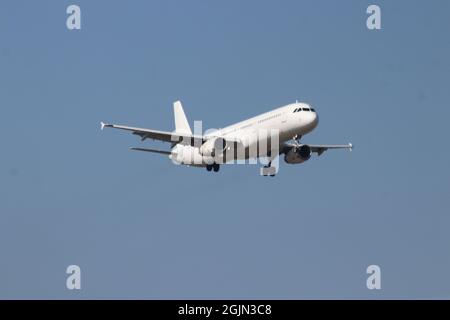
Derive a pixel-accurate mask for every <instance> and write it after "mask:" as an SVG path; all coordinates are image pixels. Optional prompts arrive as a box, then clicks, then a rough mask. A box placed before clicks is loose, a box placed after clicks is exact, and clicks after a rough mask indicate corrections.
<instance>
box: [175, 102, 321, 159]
mask: <svg viewBox="0 0 450 320" xmlns="http://www.w3.org/2000/svg"><path fill="white" fill-rule="evenodd" d="M318 121H319V118H318V115H317V113H316V111H315V110H314V109H313V108H312V107H311V106H310V105H308V104H306V103H298V102H296V103H292V104H289V105H286V106H283V107H280V108H277V109H274V110H272V111H269V112H266V113H263V114H260V115H258V116H255V117H252V118H250V119H247V120H244V121H241V122H238V123H236V124H232V125H230V126H227V127H225V128H222V129H219V130H216V131H213V132H209V133H206V134H205V137H206V138H209V139H210V141H212V142H211V143H214V142H213V141H214V139H213V138H214V137H216V136H219V137H221V138H222V139H224V140H226V141H228V142H229V141H239V144H236V145H234V146H229V145H228V146H226V150H224V152H223V153H221V154H215V155H209V154H205V152H202V149H201V146H197V147H195V146H190V145H183V144H177V145H175V146H174V147H173V149H172V154H171V155H170V158H171V159H172V160H174V161H175V162H178V163H180V164H185V165H191V166H200V167H204V166H207V165H210V164H212V163H221V164H222V163H227V162H230V161H234V160H241V159H249V158H258V157H261V156H267V155H268V153H269V154H270V152H268V150H270V149H271V148H272V147H274V143H273V142H272V141H273V140H272V139H271V138H270V137H277V138H278V139H277V140H278V141H277V143H276V144H277V145H278V150H279V148H281V147H282V145H283V143H284V142H286V141H289V140H292V139H295V138H296V137H299V138H300V137H301V136H303V135H305V134H307V133H309V132H311V131H312V130H314V128H315V127H316V126H317V124H318ZM261 146H264V148H262V147H261ZM231 148H232V149H231ZM230 149H231V150H230ZM239 151H241V152H239Z"/></svg>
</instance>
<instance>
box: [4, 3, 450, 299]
mask: <svg viewBox="0 0 450 320" xmlns="http://www.w3.org/2000/svg"><path fill="white" fill-rule="evenodd" d="M372 3H375V4H378V5H379V6H380V7H381V11H382V30H380V31H369V30H368V29H367V28H366V18H367V14H366V8H367V6H368V5H369V4H372ZM70 4H77V5H79V6H80V7H81V12H82V29H81V30H78V31H69V30H67V28H66V18H67V14H66V12H65V11H66V8H67V6H68V5H70ZM449 11H450V3H449V2H448V1H444V0H442V1H431V2H427V1H373V2H369V1H339V2H338V1H278V2H274V1H245V2H243V1H235V0H232V1H214V2H212V1H197V0H190V1H166V0H165V1H132V2H129V1H128V2H126V1H83V0H78V1H33V2H31V1H10V0H8V1H1V2H0V39H1V41H0V119H1V120H2V121H1V123H2V125H1V126H0V145H1V150H2V151H1V157H0V252H1V259H0V298H62V299H77V298H146V299H154V298H158V299H164V298H178V299H198V298H210V299H216V298H255V299H259V298H264V299H271V298H273V299H280V298H286V299H300V298H369V299H379V298H388V299H390V298H448V297H449V290H450V276H449V274H448V270H449V269H450V251H449V244H450V235H449V232H448V230H449V226H450V217H449V210H448V208H449V197H448V195H449V191H450V188H449V187H450V184H449V181H450V170H449V169H448V164H449V160H450V151H449V149H448V148H447V144H448V143H447V138H448V136H449V135H448V118H449V116H450V111H449V108H448V101H449V99H450V91H449V74H450V62H449V58H448V57H449V56H450V39H449V37H448V34H447V33H448V30H450V28H449V27H450V20H449V19H448V12H449ZM177 99H181V100H182V102H183V104H184V108H185V111H186V113H187V115H188V118H189V120H190V121H191V123H192V122H193V121H194V120H203V126H204V128H205V129H206V128H218V127H222V126H225V125H228V124H231V123H233V122H236V121H238V120H242V119H244V118H247V117H250V116H253V115H256V114H258V113H262V112H265V111H268V110H270V109H272V108H275V107H278V106H281V105H284V104H288V103H291V102H294V101H295V100H296V99H298V100H299V101H305V102H308V103H310V104H312V105H313V106H314V107H315V108H316V110H317V111H318V113H319V115H320V123H319V126H318V128H317V129H316V130H315V131H314V132H313V133H311V134H310V135H308V136H306V137H304V140H303V141H304V142H305V143H308V142H309V143H347V142H350V141H351V142H352V143H353V144H354V145H355V146H356V147H355V150H354V152H352V153H348V152H345V151H335V152H333V151H331V152H327V153H325V154H324V155H323V156H321V157H320V158H316V157H315V158H314V159H312V160H311V161H308V162H306V163H305V164H302V165H297V166H292V165H287V164H284V163H282V164H281V166H282V167H281V169H280V173H279V175H277V177H276V178H264V177H261V176H260V175H259V174H258V173H259V167H258V166H255V165H252V166H228V167H223V168H221V171H220V173H219V174H211V173H208V172H206V170H200V169H195V168H186V167H180V166H173V165H172V163H171V161H170V160H168V159H166V158H164V157H162V156H159V155H152V154H143V153H139V152H131V151H128V147H130V146H147V147H149V146H157V147H161V148H163V147H167V146H165V145H163V144H158V143H152V142H145V143H141V142H140V141H139V139H137V138H136V137H134V136H132V135H130V134H126V133H122V132H114V131H112V130H110V131H103V132H102V131H100V128H99V122H100V121H101V120H103V121H108V122H113V123H122V124H128V125H133V126H140V127H149V128H154V129H161V130H171V129H173V125H174V124H173V114H172V102H173V101H175V100H177ZM71 264H76V265H79V266H80V267H81V270H82V289H81V290H80V291H69V290H67V289H66V287H65V281H66V277H67V275H66V274H65V270H66V267H67V266H68V265H71ZM371 264H377V265H379V266H380V267H381V272H382V289H381V290H368V289H367V288H366V278H367V274H366V273H365V271H366V268H367V266H368V265H371Z"/></svg>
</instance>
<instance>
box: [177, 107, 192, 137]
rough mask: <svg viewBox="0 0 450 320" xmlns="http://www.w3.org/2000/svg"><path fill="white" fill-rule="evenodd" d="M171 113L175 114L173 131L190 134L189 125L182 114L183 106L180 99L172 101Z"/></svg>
mask: <svg viewBox="0 0 450 320" xmlns="http://www.w3.org/2000/svg"><path fill="white" fill-rule="evenodd" d="M173 114H174V116H175V132H178V133H187V134H192V130H191V127H190V126H189V122H188V121H187V119H186V115H185V114H184V111H183V106H182V105H181V102H180V101H176V102H174V104H173Z"/></svg>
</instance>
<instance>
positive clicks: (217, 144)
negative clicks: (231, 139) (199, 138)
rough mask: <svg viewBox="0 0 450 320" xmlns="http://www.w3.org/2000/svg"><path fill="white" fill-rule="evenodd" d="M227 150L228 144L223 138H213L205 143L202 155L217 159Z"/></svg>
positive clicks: (201, 148) (202, 147) (201, 151)
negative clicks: (216, 157)
mask: <svg viewBox="0 0 450 320" xmlns="http://www.w3.org/2000/svg"><path fill="white" fill-rule="evenodd" d="M226 148H227V142H226V140H225V139H223V138H219V137H218V138H212V139H209V140H208V141H206V142H205V143H203V145H202V146H201V147H200V153H201V154H202V155H204V156H211V157H215V156H218V155H221V154H222V153H223V152H224V151H225V150H226Z"/></svg>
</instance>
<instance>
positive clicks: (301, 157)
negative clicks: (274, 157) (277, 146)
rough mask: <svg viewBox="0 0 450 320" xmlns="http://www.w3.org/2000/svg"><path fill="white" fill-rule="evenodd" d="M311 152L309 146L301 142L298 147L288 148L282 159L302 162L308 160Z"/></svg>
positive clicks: (293, 162) (289, 161)
mask: <svg viewBox="0 0 450 320" xmlns="http://www.w3.org/2000/svg"><path fill="white" fill-rule="evenodd" d="M311 154H312V151H311V147H310V146H308V145H306V144H303V145H301V146H300V147H298V148H292V149H291V150H289V152H288V153H286V155H285V156H284V161H286V163H291V164H296V163H302V162H305V161H307V160H309V158H311Z"/></svg>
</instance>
